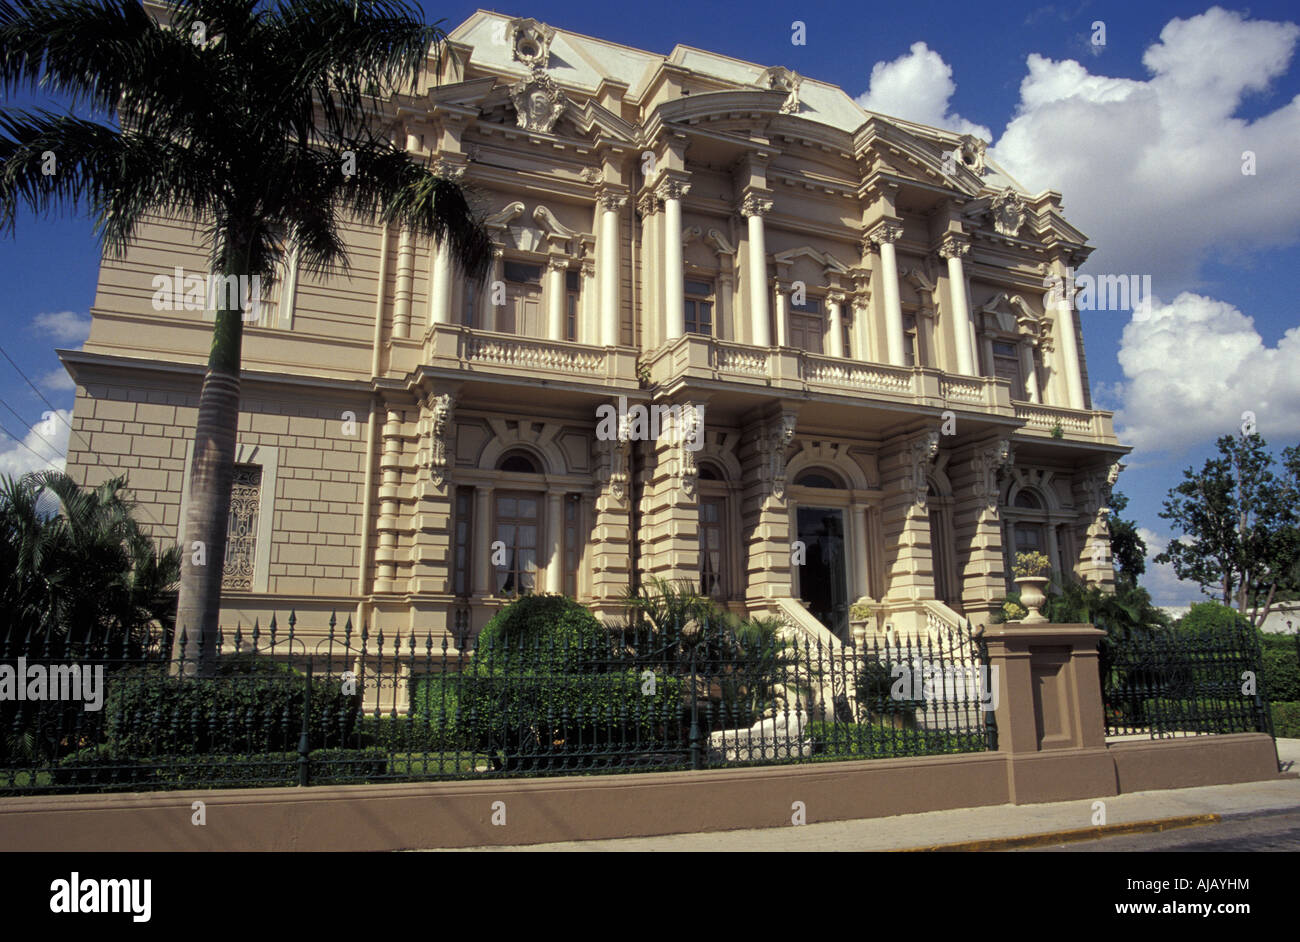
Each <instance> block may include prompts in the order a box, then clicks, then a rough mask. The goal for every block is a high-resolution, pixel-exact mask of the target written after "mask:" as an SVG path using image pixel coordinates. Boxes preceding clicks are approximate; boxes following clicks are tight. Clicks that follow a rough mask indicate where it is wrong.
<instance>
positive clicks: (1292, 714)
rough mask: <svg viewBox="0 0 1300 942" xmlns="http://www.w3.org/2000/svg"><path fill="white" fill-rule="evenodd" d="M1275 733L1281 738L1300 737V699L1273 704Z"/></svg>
mask: <svg viewBox="0 0 1300 942" xmlns="http://www.w3.org/2000/svg"><path fill="white" fill-rule="evenodd" d="M1273 735H1274V736H1277V737H1278V738H1279V739H1300V701H1295V700H1290V701H1286V702H1280V703H1274V704H1273Z"/></svg>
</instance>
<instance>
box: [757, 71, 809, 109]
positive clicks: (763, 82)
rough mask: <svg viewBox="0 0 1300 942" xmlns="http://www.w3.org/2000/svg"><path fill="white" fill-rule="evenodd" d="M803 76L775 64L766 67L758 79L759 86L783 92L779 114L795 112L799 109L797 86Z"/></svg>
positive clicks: (801, 82)
mask: <svg viewBox="0 0 1300 942" xmlns="http://www.w3.org/2000/svg"><path fill="white" fill-rule="evenodd" d="M802 84H803V78H802V77H801V76H800V75H799V73H798V72H794V71H791V70H790V69H787V68H785V67H784V66H780V65H776V66H773V67H772V68H770V69H766V70H765V71H764V72H763V74H762V75H761V76H760V77H759V79H758V86H759V88H764V89H771V90H772V91H777V92H785V93H786V98H785V101H784V102H783V103H782V104H781V114H796V113H797V112H798V111H799V86H800V85H802Z"/></svg>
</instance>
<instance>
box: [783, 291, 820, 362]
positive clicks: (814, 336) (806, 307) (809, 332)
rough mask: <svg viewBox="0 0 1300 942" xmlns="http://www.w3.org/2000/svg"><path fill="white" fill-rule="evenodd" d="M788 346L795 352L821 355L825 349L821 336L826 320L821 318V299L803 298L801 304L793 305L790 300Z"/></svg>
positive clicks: (792, 299) (791, 299)
mask: <svg viewBox="0 0 1300 942" xmlns="http://www.w3.org/2000/svg"><path fill="white" fill-rule="evenodd" d="M789 321H790V346H792V347H794V348H795V349H796V350H807V351H808V352H809V353H821V352H822V351H823V350H825V349H826V347H825V343H824V342H823V339H822V338H823V336H824V335H825V333H826V319H825V318H824V317H823V316H822V299H821V298H807V297H806V298H804V302H803V304H795V303H794V297H793V295H792V296H791V298H790V318H789Z"/></svg>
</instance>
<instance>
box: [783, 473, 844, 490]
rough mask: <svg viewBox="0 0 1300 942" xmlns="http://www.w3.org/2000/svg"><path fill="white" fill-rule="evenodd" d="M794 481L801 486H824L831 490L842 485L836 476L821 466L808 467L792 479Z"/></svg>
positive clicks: (840, 487)
mask: <svg viewBox="0 0 1300 942" xmlns="http://www.w3.org/2000/svg"><path fill="white" fill-rule="evenodd" d="M794 483H795V484H798V485H799V486H801V487H826V488H831V489H833V490H839V489H842V488H843V487H844V485H843V483H841V481H840V480H839V478H838V477H836V476H835V475H834V474H832V473H831V472H830V471H826V470H824V469H822V468H810V469H808V470H807V471H804V472H802V473H801V474H800V475H799V476H798V477H797V478H795V479H794Z"/></svg>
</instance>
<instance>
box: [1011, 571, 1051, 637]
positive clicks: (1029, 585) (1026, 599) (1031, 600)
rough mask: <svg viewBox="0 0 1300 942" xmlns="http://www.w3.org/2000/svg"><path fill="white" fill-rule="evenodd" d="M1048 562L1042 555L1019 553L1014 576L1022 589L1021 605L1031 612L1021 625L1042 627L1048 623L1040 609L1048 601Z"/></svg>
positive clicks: (1017, 584) (1022, 620)
mask: <svg viewBox="0 0 1300 942" xmlns="http://www.w3.org/2000/svg"><path fill="white" fill-rule="evenodd" d="M1048 573H1049V568H1048V561H1047V557H1046V556H1044V555H1043V554H1042V553H1017V554H1016V564H1015V567H1014V575H1015V581H1016V586H1017V588H1019V589H1020V604H1021V605H1023V606H1024V607H1025V609H1026V610H1027V611H1028V612H1029V614H1028V615H1026V616H1025V617H1024V618H1022V619H1020V621H1021V624H1025V625H1041V624H1042V623H1043V622H1045V621H1047V618H1046V616H1044V615H1043V614H1042V613H1041V612H1040V611H1039V609H1040V608H1042V607H1043V603H1044V602H1046V601H1047V595H1046V594H1045V593H1044V592H1043V586H1045V585H1047V580H1048Z"/></svg>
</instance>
